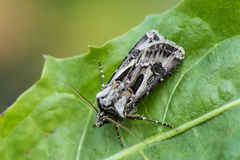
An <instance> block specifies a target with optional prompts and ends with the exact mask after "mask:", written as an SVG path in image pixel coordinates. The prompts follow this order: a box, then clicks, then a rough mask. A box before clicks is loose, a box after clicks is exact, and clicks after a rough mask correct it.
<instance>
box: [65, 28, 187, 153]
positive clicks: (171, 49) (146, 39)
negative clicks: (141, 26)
mask: <svg viewBox="0 0 240 160" xmlns="http://www.w3.org/2000/svg"><path fill="white" fill-rule="evenodd" d="M184 57H185V52H184V49H183V48H182V47H180V46H178V45H176V44H175V43H174V42H172V41H169V40H166V39H164V37H163V36H162V35H160V34H159V33H158V31H156V30H151V31H149V32H147V33H146V34H145V35H144V36H143V37H142V38H141V39H140V41H139V42H138V43H137V44H136V45H135V46H134V47H133V48H132V49H131V51H130V52H129V53H128V54H127V56H126V57H125V59H124V60H123V61H122V63H121V64H120V66H119V67H118V68H117V70H116V71H115V72H114V74H113V75H112V77H111V78H110V80H109V81H108V83H107V84H106V85H104V74H103V70H102V65H101V63H100V61H99V65H100V71H101V75H102V87H101V91H100V92H99V93H98V94H97V95H96V98H97V104H98V108H99V110H97V109H96V108H95V107H94V106H93V105H92V104H91V103H90V102H89V101H88V100H87V99H85V98H84V97H83V96H82V95H81V94H80V93H79V92H78V91H77V90H75V89H74V88H72V87H71V86H70V85H68V84H67V83H65V82H64V81H62V80H61V81H62V82H64V83H65V84H66V85H68V86H69V87H70V88H71V89H73V90H74V91H75V92H76V93H77V94H78V95H79V96H80V97H82V98H83V99H84V100H85V101H86V102H87V103H89V104H90V105H91V106H92V107H93V109H94V110H95V111H96V112H97V118H96V122H95V124H94V125H95V126H97V127H101V126H103V125H104V124H107V123H110V122H113V123H115V129H116V132H117V137H118V141H119V143H120V144H121V146H122V147H123V148H124V146H123V144H122V142H121V139H120V136H119V126H120V127H123V128H124V129H126V130H128V131H129V132H131V131H130V130H129V129H127V128H126V127H124V126H122V125H121V122H122V121H123V120H124V119H125V118H127V119H132V120H146V121H150V122H154V123H159V124H163V125H166V126H170V127H173V126H171V125H169V124H165V123H162V122H158V121H155V120H151V119H147V118H145V117H142V116H140V115H138V114H133V113H134V112H136V111H137V108H136V105H137V104H138V103H139V102H141V101H142V100H143V99H144V98H145V97H146V96H147V95H148V94H149V93H150V92H151V91H152V90H153V89H154V88H155V87H156V86H157V85H158V84H159V83H160V82H162V81H163V80H164V79H165V78H167V77H168V76H170V75H171V74H173V72H172V71H173V70H174V69H175V68H176V66H177V65H178V64H179V63H180V62H181V61H182V60H183V59H184ZM131 133H132V134H134V133H133V132H131ZM134 135H135V134H134ZM135 136H136V135H135ZM136 137H137V136H136ZM137 138H138V137H137Z"/></svg>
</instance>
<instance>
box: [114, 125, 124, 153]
mask: <svg viewBox="0 0 240 160" xmlns="http://www.w3.org/2000/svg"><path fill="white" fill-rule="evenodd" d="M115 129H116V132H117V137H118V141H119V143H120V145H121V146H122V148H124V146H123V144H122V141H121V139H120V135H119V126H118V125H116V124H115Z"/></svg>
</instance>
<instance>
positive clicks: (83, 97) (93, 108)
mask: <svg viewBox="0 0 240 160" xmlns="http://www.w3.org/2000/svg"><path fill="white" fill-rule="evenodd" d="M57 78H58V79H59V80H60V81H61V82H63V83H64V84H66V85H67V86H68V87H69V88H71V89H72V90H73V91H74V92H76V93H77V94H78V95H79V96H80V97H81V98H82V99H83V100H84V101H86V102H87V103H88V104H90V106H92V108H93V109H94V110H95V111H96V112H98V110H97V109H96V108H95V107H94V106H93V105H92V103H90V102H89V101H88V100H87V99H86V98H84V97H83V96H82V95H81V94H80V93H79V92H78V91H77V90H76V89H74V88H73V87H71V86H70V85H69V84H67V83H66V82H64V81H63V80H61V79H60V78H59V77H57Z"/></svg>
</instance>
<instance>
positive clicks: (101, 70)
mask: <svg viewBox="0 0 240 160" xmlns="http://www.w3.org/2000/svg"><path fill="white" fill-rule="evenodd" d="M98 64H99V67H100V72H101V75H102V87H101V91H102V90H103V89H104V87H105V86H104V74H103V69H102V64H101V62H100V61H98Z"/></svg>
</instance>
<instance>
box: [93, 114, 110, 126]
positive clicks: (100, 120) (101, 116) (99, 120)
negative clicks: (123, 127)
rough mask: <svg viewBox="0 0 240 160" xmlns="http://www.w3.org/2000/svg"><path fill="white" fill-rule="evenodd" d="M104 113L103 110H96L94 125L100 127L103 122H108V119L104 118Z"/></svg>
mask: <svg viewBox="0 0 240 160" xmlns="http://www.w3.org/2000/svg"><path fill="white" fill-rule="evenodd" d="M106 117H107V116H106V115H105V113H104V112H101V111H98V113H97V119H96V122H95V126H97V127H101V126H103V125H104V124H105V123H109V121H108V120H107V119H106Z"/></svg>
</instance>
